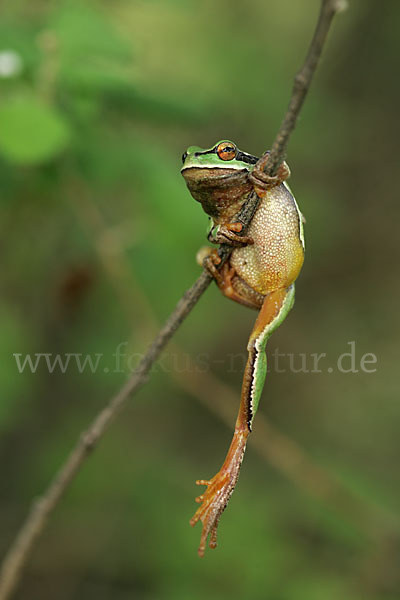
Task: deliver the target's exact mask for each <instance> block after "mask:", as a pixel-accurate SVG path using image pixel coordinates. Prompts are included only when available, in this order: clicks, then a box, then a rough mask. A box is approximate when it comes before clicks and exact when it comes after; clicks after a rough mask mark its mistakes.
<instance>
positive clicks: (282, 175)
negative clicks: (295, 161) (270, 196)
mask: <svg viewBox="0 0 400 600" xmlns="http://www.w3.org/2000/svg"><path fill="white" fill-rule="evenodd" d="M269 154H270V153H269V152H265V154H264V155H263V157H262V158H261V160H260V161H259V162H258V163H257V164H256V166H255V167H254V169H253V171H252V172H251V173H249V179H250V181H251V182H252V183H253V184H254V185H255V186H256V187H258V188H261V191H262V192H263V191H265V190H268V189H270V188H271V187H274V186H276V185H279V184H281V183H282V182H283V181H285V180H286V179H288V178H289V177H290V169H289V165H288V164H287V163H286V162H285V161H284V162H282V163H281V164H280V165H279V168H278V172H277V174H276V175H267V174H266V173H264V167H265V165H266V164H267V160H268V158H269ZM256 191H257V190H256Z"/></svg>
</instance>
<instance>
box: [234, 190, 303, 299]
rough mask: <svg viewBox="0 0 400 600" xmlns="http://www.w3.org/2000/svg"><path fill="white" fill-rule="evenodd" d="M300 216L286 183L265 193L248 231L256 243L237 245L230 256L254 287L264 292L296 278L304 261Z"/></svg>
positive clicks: (285, 285)
mask: <svg viewBox="0 0 400 600" xmlns="http://www.w3.org/2000/svg"><path fill="white" fill-rule="evenodd" d="M301 218H302V217H301V213H300V211H299V209H298V207H297V204H296V201H295V199H294V197H293V196H292V194H291V193H290V191H289V189H288V187H287V186H286V185H285V184H281V185H279V186H276V187H274V188H272V189H270V190H268V191H267V192H265V195H264V197H263V198H262V199H261V201H260V205H259V207H258V209H257V212H256V214H255V215H254V217H253V220H252V222H251V225H250V228H249V231H248V235H249V236H250V237H252V238H253V240H254V244H252V245H248V246H245V247H243V248H236V249H235V250H234V251H233V252H232V255H231V259H230V263H231V265H232V266H233V267H234V268H235V271H236V273H237V274H238V275H239V277H240V278H241V279H243V280H244V281H245V282H246V283H247V284H248V285H249V286H250V287H251V288H252V289H253V290H255V291H257V292H259V293H260V294H263V295H265V294H267V293H269V292H271V291H273V290H276V289H280V288H285V287H288V286H289V285H290V284H291V283H293V282H294V281H295V279H296V278H297V276H298V274H299V272H300V269H301V267H302V264H303V260H304V238H303V227H302V221H301Z"/></svg>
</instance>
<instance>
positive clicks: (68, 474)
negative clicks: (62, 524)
mask: <svg viewBox="0 0 400 600" xmlns="http://www.w3.org/2000/svg"><path fill="white" fill-rule="evenodd" d="M342 8H343V2H342V1H339V0H322V2H321V11H320V17H319V20H318V23H317V26H316V30H315V33H314V37H313V39H312V42H311V45H310V48H309V51H308V54H307V57H306V59H305V62H304V65H303V67H302V69H301V70H300V72H299V75H297V76H296V81H295V86H294V88H293V92H292V97H291V100H290V103H289V108H288V111H287V113H286V116H285V118H284V120H283V122H282V125H281V127H280V129H279V131H278V134H277V136H276V138H275V141H274V143H273V146H272V150H271V154H270V159H269V161H268V163H267V165H266V168H265V171H266V172H267V173H268V174H272V173H273V171H275V170H276V169H277V168H278V166H279V164H280V162H282V160H283V155H284V153H285V151H286V147H287V144H288V141H289V138H290V135H291V133H292V131H293V129H294V126H295V123H296V120H297V117H298V114H299V112H300V109H301V106H302V103H303V100H304V97H305V95H306V93H307V91H308V89H309V87H310V84H311V80H312V77H313V74H314V72H315V69H316V66H317V64H318V61H319V58H320V56H321V53H322V49H323V46H324V44H325V41H326V37H327V33H328V30H329V27H330V25H331V22H332V18H333V16H334V15H335V13H336V12H339V10H341V9H342ZM300 75H301V76H300ZM257 205H258V198H257V196H256V195H255V194H252V195H251V198H250V199H249V202H248V203H246V206H245V207H244V209H243V210H242V211H241V213H240V215H239V217H240V219H241V220H242V222H243V224H244V227H243V230H242V233H243V234H244V233H245V232H246V230H247V228H248V226H249V224H250V221H251V219H252V217H253V215H254V212H255V210H256V208H257ZM230 252H231V248H229V247H226V246H224V247H223V248H221V258H222V260H223V261H224V260H226V258H227V257H228V256H229V254H230ZM211 280H212V278H211V276H210V274H209V273H208V272H206V271H203V273H202V274H201V275H200V277H199V278H198V279H197V281H196V282H195V283H194V284H193V285H192V287H191V288H190V289H189V290H188V291H187V292H186V293H185V294H184V296H183V297H182V299H181V300H180V301H179V302H178V304H177V306H176V308H175V310H174V311H173V312H172V313H171V315H170V317H169V318H168V320H167V321H166V323H165V325H164V326H163V327H162V329H161V330H160V331H159V333H158V334H157V336H156V338H155V339H154V341H153V343H152V344H151V345H150V347H149V349H148V351H147V353H146V354H145V355H144V357H143V358H142V360H141V361H140V363H139V365H138V366H137V368H136V369H135V371H134V372H133V373H132V375H131V377H130V378H129V379H128V381H127V382H126V383H125V385H124V386H123V387H122V388H121V389H120V391H119V392H118V393H117V394H116V395H115V396H114V397H113V398H112V399H111V400H110V401H109V402H108V404H107V405H106V407H105V408H104V409H103V410H102V411H101V412H100V413H99V414H98V415H96V417H95V418H94V420H93V421H92V423H91V424H90V425H89V427H88V428H87V429H86V431H85V432H84V433H83V434H82V435H81V437H80V438H79V440H78V442H77V444H76V445H75V447H74V448H73V449H72V451H71V453H70V455H69V456H68V458H67V460H66V461H65V462H64V464H63V465H62V466H61V467H60V470H59V471H58V473H57V474H56V476H55V478H54V479H53V481H52V482H51V483H50V485H49V487H48V488H47V489H46V490H45V492H44V494H43V495H42V497H41V498H40V499H39V500H38V501H37V502H35V504H34V505H33V507H32V509H31V511H30V512H29V514H28V516H27V518H26V520H25V522H24V523H23V524H22V526H21V529H20V531H19V533H18V535H17V537H16V538H15V540H14V542H13V543H12V545H11V547H10V549H9V551H8V553H7V554H6V556H5V559H4V561H3V564H2V568H1V572H0V600H7V599H8V598H9V597H10V595H11V594H12V592H13V590H14V588H15V587H16V585H17V583H18V581H19V579H20V577H21V573H22V569H23V567H24V565H25V563H26V561H27V559H28V557H29V554H30V552H31V551H32V549H33V546H34V544H35V541H36V540H37V538H38V537H39V535H40V534H41V533H42V531H43V529H44V527H45V525H46V521H47V519H48V517H49V515H50V514H51V512H52V511H53V510H54V509H55V507H56V506H57V504H58V502H59V500H60V499H61V497H62V496H63V495H64V493H65V492H66V490H67V489H68V487H69V485H70V483H71V482H72V481H73V479H74V477H75V476H76V474H77V473H78V471H79V469H80V468H81V466H82V465H83V463H84V462H85V460H86V458H87V457H88V455H89V454H90V452H91V450H92V449H93V448H94V447H95V446H96V444H97V442H98V441H99V439H100V438H101V437H102V436H103V435H104V433H105V432H106V430H107V429H108V427H109V425H110V423H111V421H112V420H113V418H114V417H115V416H116V414H117V413H118V411H119V410H120V409H121V408H122V406H123V405H124V404H125V403H126V402H127V400H128V398H129V397H130V396H132V395H133V393H134V392H136V391H137V390H138V389H139V388H140V387H141V386H142V385H143V384H144V382H145V381H146V377H147V374H148V372H149V370H150V368H151V366H152V365H153V363H154V362H155V361H156V360H157V358H158V356H159V354H160V353H161V351H162V350H163V349H164V347H165V346H166V345H167V343H168V341H169V340H170V339H171V337H172V336H173V335H174V333H175V331H176V330H177V329H178V327H179V326H180V324H181V323H182V322H183V320H184V319H185V317H186V316H187V315H188V314H189V312H190V311H191V309H192V308H193V307H194V306H195V304H196V303H197V302H198V300H199V299H200V297H201V295H202V294H203V292H204V291H205V290H206V289H207V287H208V286H209V284H210V283H211Z"/></svg>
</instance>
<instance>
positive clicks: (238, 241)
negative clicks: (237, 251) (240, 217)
mask: <svg viewBox="0 0 400 600" xmlns="http://www.w3.org/2000/svg"><path fill="white" fill-rule="evenodd" d="M242 230H243V224H242V223H240V222H239V221H236V222H235V223H226V224H225V225H218V227H217V228H216V233H215V234H214V233H213V232H212V231H211V232H210V234H209V236H208V239H209V241H210V242H213V243H214V244H229V246H234V247H240V246H247V245H248V244H253V243H254V240H253V238H251V237H250V236H248V235H240V232H241V231H242Z"/></svg>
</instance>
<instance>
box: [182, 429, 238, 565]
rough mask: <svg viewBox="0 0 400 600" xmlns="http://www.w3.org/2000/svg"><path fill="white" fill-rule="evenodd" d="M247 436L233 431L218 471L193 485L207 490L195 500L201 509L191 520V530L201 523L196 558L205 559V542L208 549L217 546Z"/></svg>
mask: <svg viewBox="0 0 400 600" xmlns="http://www.w3.org/2000/svg"><path fill="white" fill-rule="evenodd" d="M248 434H249V432H248V431H247V430H246V431H241V432H238V431H235V434H234V437H233V440H232V443H231V446H230V448H229V451H228V454H227V456H226V459H225V462H224V464H223V466H222V467H221V469H220V471H218V473H217V474H216V475H214V477H213V478H212V479H210V480H205V479H199V480H198V481H196V484H197V485H206V486H207V489H206V491H205V492H204V493H203V494H201V495H200V496H198V498H196V502H199V503H201V506H200V507H199V508H198V509H197V511H196V513H195V515H194V516H193V517H192V519H191V520H190V524H191V525H192V527H193V526H194V525H196V523H197V521H201V522H202V524H203V529H202V532H201V538H200V545H199V550H198V553H199V556H204V552H205V549H206V545H207V540H208V538H209V543H208V545H209V547H210V548H215V547H216V546H217V529H218V523H219V520H220V517H221V515H222V513H223V512H224V510H225V508H226V506H227V504H228V502H229V498H230V497H231V496H232V493H233V491H234V489H235V486H236V482H237V480H238V477H239V472H240V466H241V464H242V459H243V455H244V451H245V449H246V440H247V436H248Z"/></svg>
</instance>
